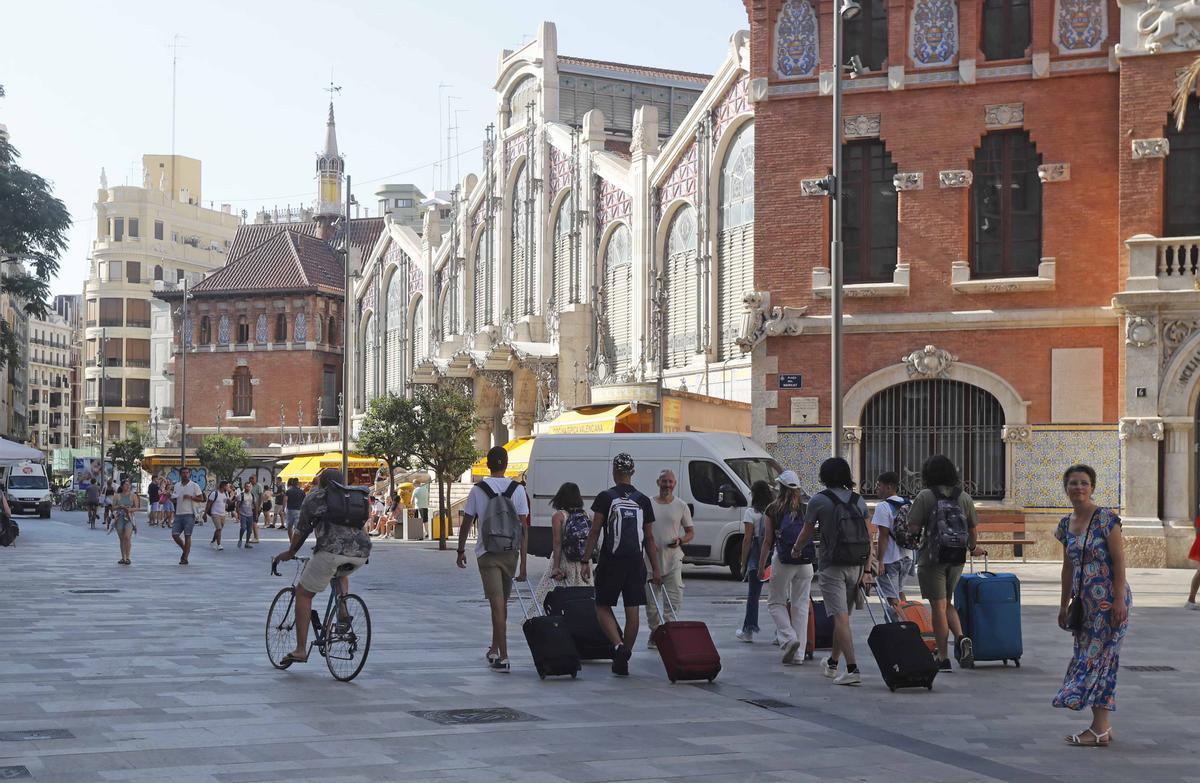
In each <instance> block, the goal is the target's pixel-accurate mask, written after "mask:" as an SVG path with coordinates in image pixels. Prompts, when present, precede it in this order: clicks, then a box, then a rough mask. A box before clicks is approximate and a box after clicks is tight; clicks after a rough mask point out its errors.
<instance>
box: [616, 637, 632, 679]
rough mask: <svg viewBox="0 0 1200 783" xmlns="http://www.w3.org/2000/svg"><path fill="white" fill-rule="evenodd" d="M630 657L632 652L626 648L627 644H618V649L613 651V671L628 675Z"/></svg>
mask: <svg viewBox="0 0 1200 783" xmlns="http://www.w3.org/2000/svg"><path fill="white" fill-rule="evenodd" d="M630 657H631V653H630V652H629V650H628V649H626V647H625V645H623V644H618V645H617V647H616V650H614V651H613V662H612V673H613V674H617V675H620V676H622V677H628V676H629V659H630Z"/></svg>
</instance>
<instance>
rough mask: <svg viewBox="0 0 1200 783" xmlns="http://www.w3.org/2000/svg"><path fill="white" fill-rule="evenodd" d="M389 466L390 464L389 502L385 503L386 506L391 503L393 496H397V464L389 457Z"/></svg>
mask: <svg viewBox="0 0 1200 783" xmlns="http://www.w3.org/2000/svg"><path fill="white" fill-rule="evenodd" d="M387 466H388V499H387V503H384V505H385V506H388V505H391V502H392V498H394V497H396V465H395V463H393V462H392V460H391V459H390V458H389V459H388V460H387Z"/></svg>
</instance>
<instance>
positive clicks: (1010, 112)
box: [983, 103, 1025, 128]
mask: <svg viewBox="0 0 1200 783" xmlns="http://www.w3.org/2000/svg"><path fill="white" fill-rule="evenodd" d="M1024 122H1025V104H1023V103H993V104H991V105H990V106H984V107H983V124H984V125H986V126H987V127H989V128H1011V127H1014V126H1019V125H1021V124H1022V123H1024Z"/></svg>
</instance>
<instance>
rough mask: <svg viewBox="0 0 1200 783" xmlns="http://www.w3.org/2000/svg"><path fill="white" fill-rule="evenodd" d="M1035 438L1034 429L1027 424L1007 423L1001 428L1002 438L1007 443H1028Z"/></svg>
mask: <svg viewBox="0 0 1200 783" xmlns="http://www.w3.org/2000/svg"><path fill="white" fill-rule="evenodd" d="M1032 439H1033V429H1032V428H1031V427H1030V426H1029V425H1027V424H1005V425H1004V426H1003V427H1001V428H1000V440H1002V441H1004V442H1005V443H1024V444H1028V443H1029V441H1030V440H1032Z"/></svg>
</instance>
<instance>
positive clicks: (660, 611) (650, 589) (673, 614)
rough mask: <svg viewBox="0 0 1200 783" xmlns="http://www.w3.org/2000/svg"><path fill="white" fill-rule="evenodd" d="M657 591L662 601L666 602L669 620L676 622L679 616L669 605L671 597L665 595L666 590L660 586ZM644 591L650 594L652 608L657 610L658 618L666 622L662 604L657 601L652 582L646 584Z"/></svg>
mask: <svg viewBox="0 0 1200 783" xmlns="http://www.w3.org/2000/svg"><path fill="white" fill-rule="evenodd" d="M658 589H659V592H661V593H662V597H663V600H665V601H666V602H667V608H668V609H670V610H671V619H672V620H678V619H679V615H678V614H677V613H676V612H675V607H674V606H673V605H672V604H671V596H669V595H667V588H666V587H664V586H661V585H660V586H659V588H658ZM646 591H647V592H648V593H650V600H652V601H654V607H655V608H656V609H658V616H659V617H660V618H662V621H663V622H664V623H665V622H667V613H666V612H664V611H663V605H662V602H661V601H659V600H658V595H657V594H656V593H655V592H654V583H653V582H649V581H648V582H646Z"/></svg>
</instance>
